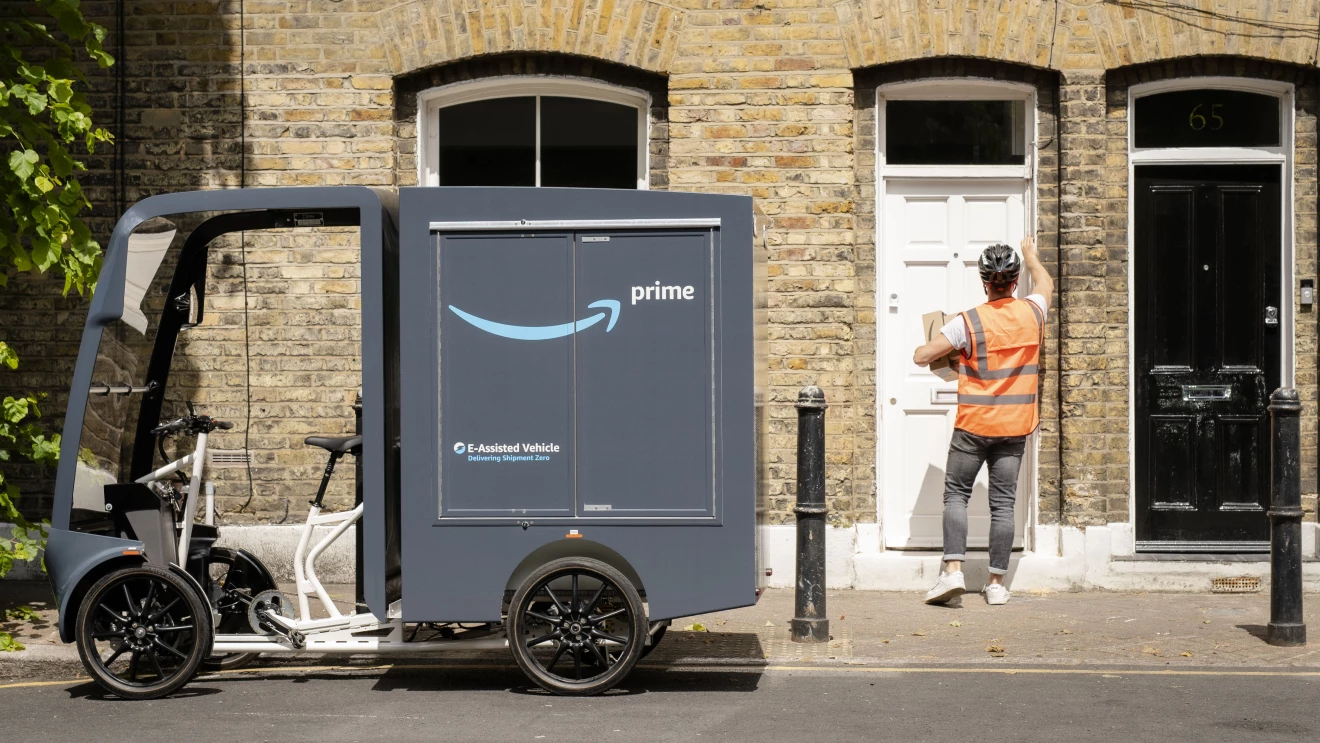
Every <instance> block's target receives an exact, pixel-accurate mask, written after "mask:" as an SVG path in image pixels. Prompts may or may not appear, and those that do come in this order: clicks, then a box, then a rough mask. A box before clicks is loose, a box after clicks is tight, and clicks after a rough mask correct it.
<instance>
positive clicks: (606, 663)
mask: <svg viewBox="0 0 1320 743" xmlns="http://www.w3.org/2000/svg"><path fill="white" fill-rule="evenodd" d="M587 647H588V648H590V649H591V652H592V654H593V655H595V656H596V660H598V661H600V664H601V665H602V666H603V667H605V668H609V667H610V659H609V658H608V657H606V656H604V655H601V653H600V648H598V647H596V643H594V642H589V643H587Z"/></svg>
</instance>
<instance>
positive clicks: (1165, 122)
mask: <svg viewBox="0 0 1320 743" xmlns="http://www.w3.org/2000/svg"><path fill="white" fill-rule="evenodd" d="M1136 108H1137V110H1136V117H1137V120H1136V145H1137V147H1277V146H1278V145H1279V137H1280V136H1281V135H1280V132H1279V99H1278V98H1276V97H1274V96H1272V95H1262V94H1260V93H1247V92H1245V91H1241V90H1213V89H1211V90H1178V91H1174V92H1172V93H1158V94H1156V95H1148V96H1144V97H1142V98H1138V99H1137V106H1136Z"/></svg>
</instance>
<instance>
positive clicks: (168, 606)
mask: <svg viewBox="0 0 1320 743" xmlns="http://www.w3.org/2000/svg"><path fill="white" fill-rule="evenodd" d="M182 600H183V597H182V596H175V597H174V600H173V601H171V602H169V603H168V604H166V605H165V607H164V608H163V609H161V610H160V611H157V612H156V613H155V614H152V615H151V616H149V617H147V621H148V622H154V621H156V620H157V619H160V618H161V617H162V616H164V615H165V612H167V611H169V610H170V609H173V608H174V605H175V604H177V603H179V602H180V601H182Z"/></svg>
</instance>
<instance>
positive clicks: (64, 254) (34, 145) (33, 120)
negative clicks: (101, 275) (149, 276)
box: [0, 0, 114, 294]
mask: <svg viewBox="0 0 1320 743" xmlns="http://www.w3.org/2000/svg"><path fill="white" fill-rule="evenodd" d="M36 5H37V6H38V7H39V8H41V9H42V10H44V11H45V12H46V13H47V14H48V15H49V16H50V17H52V18H54V19H55V24H54V25H55V26H57V27H58V33H60V34H62V35H63V37H67V39H68V40H70V41H72V42H74V43H75V44H79V45H81V47H82V50H83V51H84V52H85V53H86V55H87V57H88V58H90V59H92V60H95V61H96V62H97V64H99V65H101V66H102V67H106V66H109V65H110V64H113V62H114V60H113V59H112V58H111V57H110V56H109V55H107V54H105V52H104V50H102V48H101V43H102V42H103V41H104V40H105V38H106V31H105V29H104V28H102V27H101V26H98V25H96V24H94V23H88V22H87V21H86V20H85V19H84V18H83V17H82V13H81V11H80V10H79V4H78V2H77V0H36ZM34 47H46V50H45V51H44V52H42V53H40V54H36V53H33V55H32V56H34V57H35V56H40V58H41V60H42V63H41V64H36V63H35V62H33V61H31V60H29V59H28V58H27V56H25V55H26V54H28V53H29V52H31V50H32V49H33V48H34ZM84 83H85V79H84V77H83V75H82V73H81V72H80V71H79V70H78V69H77V65H76V64H75V60H74V47H72V46H71V45H70V44H68V43H66V42H65V41H63V40H61V39H60V38H57V36H56V34H55V32H54V29H52V28H49V27H48V26H47V25H45V24H42V23H38V22H37V21H36V20H33V19H32V18H30V17H29V18H10V19H3V20H0V157H3V158H4V165H5V166H7V167H5V166H0V198H2V200H3V204H0V277H3V278H0V287H3V286H4V285H5V283H6V282H7V280H8V278H9V276H10V275H11V274H13V273H19V272H28V271H36V272H38V273H45V272H48V271H52V272H55V273H58V274H62V275H63V278H64V293H65V294H67V293H68V292H70V291H77V292H78V293H80V294H81V293H85V292H86V291H88V290H90V289H93V288H94V287H95V286H96V274H97V272H99V271H100V269H101V261H100V255H101V246H100V244H98V243H97V242H96V241H95V240H93V239H92V237H91V232H90V231H89V230H88V229H87V227H86V225H85V224H84V222H83V220H82V213H83V211H84V210H86V209H88V208H89V207H90V206H91V204H90V202H88V201H87V198H86V196H84V195H83V191H82V187H81V185H80V184H79V183H78V180H77V178H76V177H75V176H76V174H77V173H78V171H81V170H86V166H85V165H84V164H83V163H82V161H80V160H79V159H78V158H79V156H80V153H79V152H77V151H76V150H82V151H84V152H86V153H88V154H90V153H92V152H93V151H94V149H95V147H96V145H97V144H102V143H111V142H113V138H112V137H111V136H110V134H109V132H107V131H105V130H104V129H100V128H98V127H96V126H95V124H94V123H93V121H92V109H91V107H90V106H89V105H88V104H87V101H86V99H85V96H84V94H83V92H82V88H83V87H84Z"/></svg>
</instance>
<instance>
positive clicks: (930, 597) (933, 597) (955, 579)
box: [925, 570, 967, 604]
mask: <svg viewBox="0 0 1320 743" xmlns="http://www.w3.org/2000/svg"><path fill="white" fill-rule="evenodd" d="M964 593H967V585H966V584H965V583H964V582H963V574H962V571H961V570H960V571H958V572H956V573H940V579H939V580H937V581H935V587H934V588H932V589H930V590H929V591H927V592H926V599H925V601H926V603H928V604H944V603H948V602H949V601H951V600H953V599H956V598H958V597H959V596H961V595H963V594H964Z"/></svg>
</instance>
